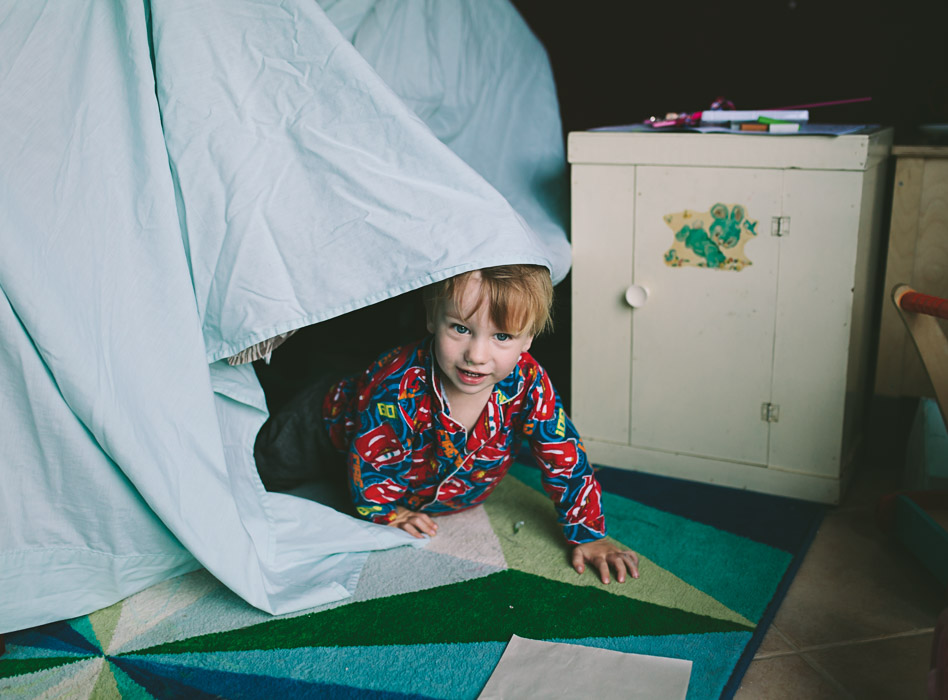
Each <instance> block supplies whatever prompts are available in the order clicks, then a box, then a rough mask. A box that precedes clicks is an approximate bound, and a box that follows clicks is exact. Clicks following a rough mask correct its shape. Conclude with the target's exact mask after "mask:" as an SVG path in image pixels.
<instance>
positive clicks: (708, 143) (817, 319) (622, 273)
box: [568, 129, 892, 503]
mask: <svg viewBox="0 0 948 700" xmlns="http://www.w3.org/2000/svg"><path fill="white" fill-rule="evenodd" d="M891 142H892V131H891V130H889V129H877V130H870V131H867V132H865V133H861V134H858V135H846V136H839V137H824V136H779V137H777V136H759V135H754V136H751V135H736V134H735V135H731V134H681V133H676V134H668V133H622V132H577V133H572V134H570V136H569V148H568V152H569V160H570V163H571V164H572V244H573V271H572V290H573V299H572V307H573V308H572V317H573V328H572V343H573V347H572V382H573V383H572V416H573V419H574V420H575V422H576V424H577V427H578V428H579V430H580V432H581V433H582V435H583V437H584V442H585V445H586V448H587V450H588V452H589V455H590V458H591V459H592V460H593V462H595V463H599V464H606V465H610V466H616V467H622V468H628V469H639V470H643V471H649V472H655V473H660V474H667V475H669V476H676V477H679V478H686V479H693V480H698V481H706V482H716V483H721V484H724V485H729V486H734V487H739V488H748V489H752V490H758V491H764V492H768V493H777V494H781V495H787V496H794V497H799V498H806V499H809V500H817V501H823V502H827V503H833V502H837V501H838V499H839V495H840V491H841V483H842V482H843V480H844V479H845V477H846V467H847V465H848V463H849V461H850V460H851V458H852V456H853V453H854V451H855V449H856V448H857V447H858V445H859V439H860V432H861V428H862V422H863V421H862V419H863V417H864V415H863V414H864V408H865V403H866V399H867V398H868V396H867V392H868V391H869V387H870V376H869V375H870V369H871V368H870V366H869V363H870V349H871V348H872V347H873V346H874V343H875V335H874V331H875V326H876V314H877V313H878V307H877V303H878V301H879V299H880V296H881V290H880V289H879V286H878V284H879V281H880V280H879V278H878V275H877V273H876V271H877V269H878V255H879V243H880V238H881V232H882V226H881V224H882V216H881V214H882V208H883V206H882V205H883V196H884V191H885V190H884V187H885V164H886V160H887V156H888V152H889V149H890V147H891ZM630 302H631V304H630ZM632 304H634V306H633V305H632Z"/></svg>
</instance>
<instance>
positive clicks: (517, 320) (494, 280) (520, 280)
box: [424, 265, 553, 337]
mask: <svg viewBox="0 0 948 700" xmlns="http://www.w3.org/2000/svg"><path fill="white" fill-rule="evenodd" d="M475 272H479V273H480V276H481V293H482V296H481V300H480V302H481V303H482V304H483V303H484V302H485V301H486V302H487V304H488V307H487V309H488V313H489V315H490V320H491V321H492V322H493V323H494V325H496V326H497V327H498V328H502V329H503V330H505V331H506V332H508V333H512V334H514V335H520V334H522V333H527V334H529V335H532V336H534V337H536V336H538V335H540V333H542V332H543V331H546V330H550V329H552V327H553V318H552V307H553V281H552V280H551V279H550V271H549V270H547V269H546V268H545V267H543V266H541V265H499V266H497V267H485V268H483V269H481V270H472V271H470V272H465V273H462V274H460V275H457V276H455V277H450V278H448V279H446V280H443V281H441V282H437V283H435V284H432V285H430V286H429V287H427V288H426V289H425V293H424V302H425V310H426V311H427V312H428V318H434V317H435V316H436V315H437V314H438V313H439V312H440V311H441V308H442V306H443V305H444V303H445V302H446V301H448V300H451V301H453V302H454V305H455V307H458V308H459V307H460V303H461V298H462V297H463V295H464V289H465V287H466V286H467V283H468V282H470V280H471V278H472V276H473V275H474V273H475ZM478 306H479V305H478ZM475 310H476V309H472V310H471V311H472V312H473V311H475ZM462 320H463V319H462Z"/></svg>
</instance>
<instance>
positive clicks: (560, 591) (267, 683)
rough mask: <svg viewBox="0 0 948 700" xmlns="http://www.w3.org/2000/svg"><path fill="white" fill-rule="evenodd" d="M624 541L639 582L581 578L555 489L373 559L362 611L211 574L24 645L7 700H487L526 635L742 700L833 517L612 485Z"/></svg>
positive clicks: (616, 475) (769, 503)
mask: <svg viewBox="0 0 948 700" xmlns="http://www.w3.org/2000/svg"><path fill="white" fill-rule="evenodd" d="M597 474H598V478H599V479H600V482H601V483H602V485H603V496H604V501H603V508H604V512H605V514H606V519H607V523H608V527H609V533H610V537H612V538H613V539H615V540H617V541H618V542H621V543H623V544H625V545H626V546H628V547H630V548H632V549H634V550H635V551H636V552H638V554H639V562H640V565H639V574H640V577H639V579H637V580H632V579H629V580H627V581H626V583H623V584H616V583H615V582H613V583H611V584H608V585H604V584H602V583H600V582H599V580H598V579H597V578H596V577H595V576H594V575H593V574H592V572H591V571H589V570H587V571H586V572H585V573H584V574H582V575H579V574H577V573H576V572H575V571H573V570H572V568H571V567H570V566H569V564H568V559H567V549H566V547H565V545H564V544H563V543H562V535H561V533H560V530H559V527H558V526H557V524H556V522H555V517H554V513H553V506H552V503H551V501H550V499H549V498H548V497H547V496H546V495H545V494H544V493H543V492H542V491H541V490H540V482H539V477H538V472H537V471H536V470H535V469H533V468H531V467H528V466H524V465H521V464H517V465H514V467H513V469H512V470H511V473H510V475H509V476H508V477H507V478H505V479H504V481H503V482H502V483H501V485H500V486H499V487H498V489H497V490H496V491H495V493H494V494H493V495H492V496H491V497H490V498H489V499H488V500H487V502H486V503H485V504H484V505H483V506H481V507H478V508H475V509H472V510H470V511H465V512H463V513H457V514H453V515H450V516H445V517H442V518H440V519H439V521H438V522H439V532H438V535H437V537H435V538H433V539H432V540H431V541H430V542H429V544H428V546H427V547H425V548H423V549H418V548H414V547H401V548H398V549H394V550H388V551H382V552H374V553H372V554H371V555H370V556H369V558H368V562H367V563H366V566H365V569H364V570H363V572H362V575H361V577H360V579H359V583H358V586H357V587H356V591H355V593H354V595H353V596H352V597H351V598H349V599H347V600H345V601H341V602H338V603H334V604H330V605H326V606H322V607H319V608H314V609H312V610H306V611H303V612H299V613H295V614H291V615H285V616H280V617H273V616H270V615H267V614H266V613H263V612H260V611H258V610H256V609H254V608H252V607H250V606H248V605H247V604H246V603H244V602H243V601H242V600H240V599H239V598H238V597H237V596H235V595H234V594H233V593H231V592H230V591H229V590H228V589H226V588H225V587H224V586H222V585H221V584H220V583H219V582H218V581H216V580H215V579H214V578H213V577H212V576H211V575H210V574H208V573H207V572H206V571H197V572H194V573H191V574H186V575H184V576H179V577H177V578H174V579H171V580H168V581H165V582H163V583H161V584H158V585H155V586H152V587H151V588H148V589H146V590H144V591H142V592H140V593H138V594H136V595H134V596H131V597H130V598H127V599H126V600H123V601H121V602H119V603H116V604H115V605H112V606H110V607H108V608H105V609H103V610H99V611H97V612H94V613H92V614H90V615H86V616H83V617H79V618H76V619H73V620H67V621H64V622H58V623H53V624H49V625H44V626H42V627H37V628H34V629H31V630H24V631H22V632H16V633H12V634H9V635H7V636H6V647H7V650H6V653H5V654H4V655H3V656H2V657H0V697H3V698H4V699H5V700H6V699H7V698H30V699H32V698H58V697H65V696H68V697H77V698H96V699H98V698H151V697H154V698H205V697H206V698H218V697H224V698H313V697H319V698H322V697H327V698H476V697H477V695H478V693H479V692H480V691H481V689H482V688H483V687H484V685H485V683H486V682H487V679H488V678H489V676H490V674H491V672H492V671H493V669H494V667H495V666H496V665H497V662H498V661H499V659H500V657H501V655H502V654H503V652H504V649H505V647H506V644H507V642H508V641H509V640H510V638H511V636H512V635H514V634H516V635H518V636H520V637H526V638H530V639H539V640H547V641H557V642H566V643H570V644H579V645H585V646H592V647H599V648H604V649H611V650H615V651H621V652H633V653H637V654H647V655H652V656H667V657H673V658H681V659H689V660H691V661H692V663H693V665H692V673H691V681H690V684H689V690H688V698H689V700H695V699H698V698H718V697H731V696H732V695H733V694H734V692H735V690H736V689H737V687H738V685H739V684H740V679H741V677H742V676H743V674H744V672H745V670H746V668H747V665H748V664H749V662H750V660H751V658H752V657H753V655H754V652H755V651H756V649H757V646H758V645H759V644H760V641H761V639H762V638H763V635H764V632H765V631H766V628H767V626H768V625H769V624H770V621H771V620H772V618H773V614H774V612H775V611H776V609H777V607H778V606H779V604H780V601H781V600H782V598H783V595H784V594H785V592H786V589H787V587H788V586H789V583H790V580H791V579H792V578H793V575H794V574H795V572H796V569H797V567H798V566H799V563H800V561H801V560H802V558H803V555H804V554H805V552H806V549H807V547H808V546H809V544H810V542H811V541H812V538H813V535H814V534H815V532H816V528H817V527H818V525H819V522H820V520H821V519H822V514H823V510H824V509H823V507H822V506H819V505H817V504H813V503H807V502H803V501H796V500H791V499H785V498H779V497H775V496H767V495H762V494H755V493H751V492H747V491H740V490H735V489H727V488H722V487H717V486H710V485H705V484H696V483H692V482H686V481H680V480H677V479H670V478H666V477H659V476H654V475H648V474H643V473H637V472H628V471H621V470H616V469H610V468H602V469H600V470H598V472H597Z"/></svg>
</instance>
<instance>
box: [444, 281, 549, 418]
mask: <svg viewBox="0 0 948 700" xmlns="http://www.w3.org/2000/svg"><path fill="white" fill-rule="evenodd" d="M458 306H460V308H457V306H455V304H454V303H453V302H452V301H450V300H449V301H447V302H446V303H444V304H443V305H442V307H441V310H440V312H439V313H437V314H436V315H435V316H434V317H430V316H429V318H428V330H429V331H430V332H431V333H433V334H434V352H435V359H436V360H437V362H438V368H439V369H440V370H441V378H442V381H443V382H444V390H445V393H446V394H447V395H448V401H452V400H454V399H456V398H461V397H462V396H466V397H471V396H483V395H485V394H489V393H490V392H491V391H492V390H493V388H494V384H496V383H497V382H499V381H500V380H502V379H503V378H504V377H506V376H507V375H508V374H510V373H511V372H512V371H513V369H514V367H516V365H517V361H518V360H519V359H520V354H521V353H523V352H526V351H527V349H529V347H530V343H531V342H533V336H532V335H525V334H521V335H514V334H513V333H512V332H508V331H506V330H504V329H503V328H497V327H496V326H495V325H494V323H493V321H491V319H490V313H489V309H488V305H487V303H481V279H480V275H479V274H478V273H475V274H474V275H472V276H471V278H470V279H469V280H468V283H467V285H466V286H465V288H464V294H463V296H462V298H461V303H460V304H459V305H458Z"/></svg>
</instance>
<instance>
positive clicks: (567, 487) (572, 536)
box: [523, 367, 606, 544]
mask: <svg viewBox="0 0 948 700" xmlns="http://www.w3.org/2000/svg"><path fill="white" fill-rule="evenodd" d="M526 409H527V418H526V421H525V423H524V428H523V433H524V435H525V437H526V438H527V439H528V440H529V442H530V448H531V452H532V453H533V457H534V459H536V462H537V464H538V465H539V467H540V471H541V478H542V482H543V488H544V490H545V491H546V492H547V494H549V496H550V497H551V498H552V499H553V504H554V505H555V506H556V514H557V520H558V521H559V523H560V524H561V525H562V526H563V534H564V535H565V536H566V539H567V541H568V542H570V543H571V544H582V543H584V542H593V541H595V540H598V539H601V538H603V537H605V535H606V525H605V518H604V517H603V514H602V488H601V487H600V485H599V482H598V481H597V480H596V477H595V475H594V474H593V469H592V465H591V464H590V463H589V461H588V459H587V458H586V450H585V449H584V448H583V443H582V439H581V438H580V436H579V433H578V432H577V431H576V428H575V426H574V425H573V422H572V421H571V420H570V419H569V416H567V415H566V411H565V410H564V409H563V404H562V402H561V401H560V398H559V396H558V395H557V394H556V391H555V390H554V389H553V385H552V384H551V383H550V380H549V378H548V377H547V375H546V373H545V372H544V371H543V370H542V369H540V368H539V367H537V373H536V375H535V376H534V377H533V378H532V381H531V385H530V388H529V390H528V394H527V398H526Z"/></svg>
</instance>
